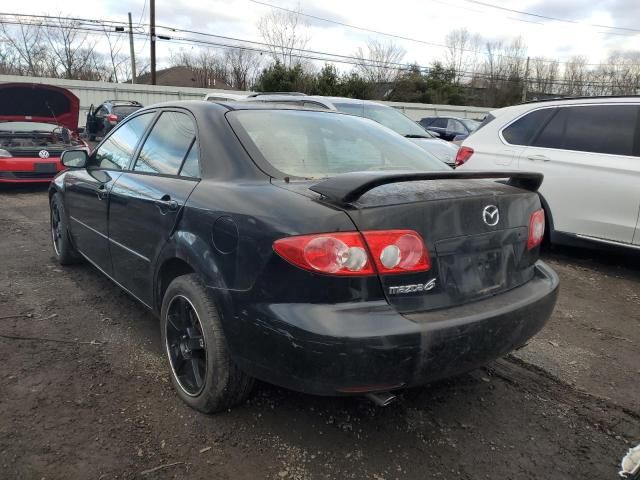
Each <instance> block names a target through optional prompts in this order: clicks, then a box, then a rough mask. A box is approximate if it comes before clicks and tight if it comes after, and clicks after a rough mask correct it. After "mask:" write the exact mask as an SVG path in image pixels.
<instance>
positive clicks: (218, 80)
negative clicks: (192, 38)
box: [171, 49, 228, 88]
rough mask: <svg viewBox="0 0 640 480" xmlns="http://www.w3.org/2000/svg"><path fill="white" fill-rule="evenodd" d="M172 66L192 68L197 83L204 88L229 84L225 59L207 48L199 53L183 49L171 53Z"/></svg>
mask: <svg viewBox="0 0 640 480" xmlns="http://www.w3.org/2000/svg"><path fill="white" fill-rule="evenodd" d="M171 65H172V66H183V67H187V68H188V69H189V70H191V72H192V75H193V79H194V81H195V85H194V86H197V87H202V88H210V87H217V86H219V87H224V86H228V82H227V79H226V77H227V74H226V69H225V62H224V59H223V58H221V57H220V56H219V55H217V54H215V53H214V51H213V50H210V49H205V50H200V51H199V52H197V53H190V52H185V51H183V50H181V51H179V52H178V53H173V54H172V55H171Z"/></svg>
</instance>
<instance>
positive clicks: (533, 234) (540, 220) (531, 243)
mask: <svg viewBox="0 0 640 480" xmlns="http://www.w3.org/2000/svg"><path fill="white" fill-rule="evenodd" d="M543 237H544V210H543V209H540V210H536V211H535V212H533V213H532V214H531V217H530V218H529V238H528V240H527V249H529V250H531V249H532V248H535V247H537V246H538V245H540V244H541V243H542V239H543Z"/></svg>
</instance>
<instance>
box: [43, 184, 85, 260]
mask: <svg viewBox="0 0 640 480" xmlns="http://www.w3.org/2000/svg"><path fill="white" fill-rule="evenodd" d="M49 209H50V219H51V241H52V244H53V253H54V254H55V256H56V260H57V261H58V263H59V264H60V265H73V264H74V263H80V262H82V256H81V255H80V254H79V253H78V251H77V250H76V249H75V247H74V246H73V244H72V243H71V238H70V237H69V228H68V225H67V215H66V212H65V210H64V203H63V201H62V195H60V193H55V194H54V195H53V197H51V202H50V203H49Z"/></svg>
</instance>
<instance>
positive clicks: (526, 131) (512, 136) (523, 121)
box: [502, 108, 556, 145]
mask: <svg viewBox="0 0 640 480" xmlns="http://www.w3.org/2000/svg"><path fill="white" fill-rule="evenodd" d="M555 110H556V109H555V108H541V109H540V110H534V111H533V112H530V113H527V114H526V115H525V116H524V117H521V118H519V119H518V120H516V121H515V122H513V123H512V124H511V125H509V126H508V127H507V128H505V129H504V130H502V137H503V138H504V139H505V140H506V141H507V143H510V144H511V145H529V142H530V141H531V140H532V139H533V138H534V136H535V135H536V134H537V133H538V132H539V131H540V130H541V129H542V128H543V127H544V126H545V124H546V123H547V121H548V120H549V118H550V117H551V115H553V113H554V112H555Z"/></svg>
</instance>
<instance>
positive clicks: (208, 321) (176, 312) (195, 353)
mask: <svg viewBox="0 0 640 480" xmlns="http://www.w3.org/2000/svg"><path fill="white" fill-rule="evenodd" d="M160 325H161V335H162V345H163V348H164V350H165V354H166V356H167V359H168V360H169V367H170V369H171V382H172V383H173V386H174V388H175V389H176V392H177V393H178V396H179V397H180V398H181V399H182V400H183V401H184V402H185V403H186V404H187V405H189V406H190V407H191V408H194V409H195V410H198V411H200V412H203V413H215V412H220V411H222V410H226V409H228V408H231V407H233V406H235V405H238V404H239V403H241V402H243V401H244V400H245V399H246V398H247V397H248V396H249V393H250V392H251V388H252V386H253V379H252V378H251V377H249V376H247V375H246V374H245V373H243V372H242V371H241V370H240V369H239V368H238V367H237V366H236V365H235V364H234V362H233V360H232V359H231V357H230V355H229V350H228V348H227V342H226V338H225V335H224V332H223V329H222V324H221V321H220V317H219V315H218V310H217V308H216V306H215V304H214V302H213V299H212V298H211V295H210V294H209V292H207V289H206V287H205V286H204V284H203V283H202V281H201V280H200V278H199V277H198V276H197V275H195V274H189V275H183V276H181V277H178V278H176V279H175V280H173V281H172V282H171V284H170V285H169V287H168V288H167V291H166V293H165V295H164V298H163V300H162V309H161V313H160Z"/></svg>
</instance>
